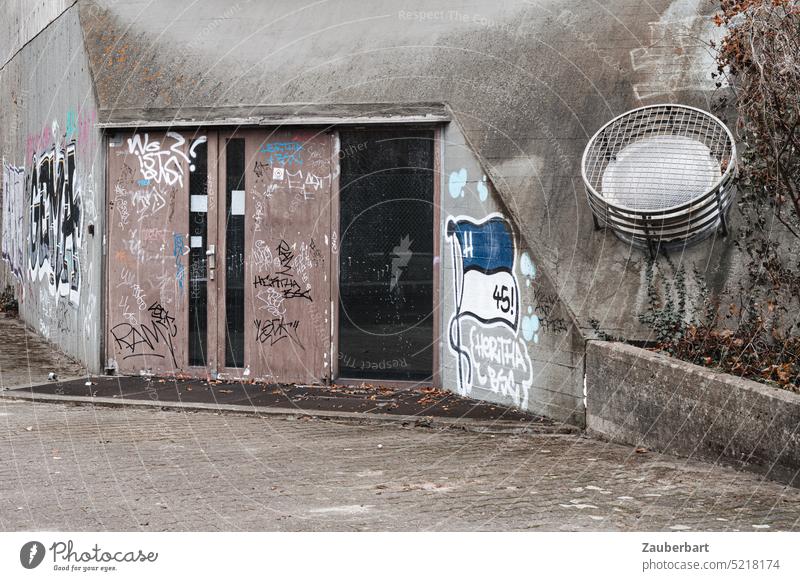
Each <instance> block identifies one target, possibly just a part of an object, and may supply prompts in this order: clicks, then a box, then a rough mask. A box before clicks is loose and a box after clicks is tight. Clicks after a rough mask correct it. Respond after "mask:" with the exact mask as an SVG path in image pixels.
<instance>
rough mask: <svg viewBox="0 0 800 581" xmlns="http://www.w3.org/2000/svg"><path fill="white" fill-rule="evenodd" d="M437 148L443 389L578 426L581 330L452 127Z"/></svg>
mask: <svg viewBox="0 0 800 581" xmlns="http://www.w3.org/2000/svg"><path fill="white" fill-rule="evenodd" d="M442 141H443V151H444V155H443V158H444V159H443V164H442V168H443V170H442V178H443V184H442V187H441V190H442V221H441V223H440V225H439V226H440V228H441V243H440V248H441V274H442V277H441V285H440V288H441V294H440V297H441V300H440V304H441V307H442V308H441V316H442V318H441V321H440V325H441V329H442V342H441V349H442V352H441V353H442V354H441V361H442V366H441V367H442V369H441V373H442V384H443V386H444V387H446V388H448V389H452V390H454V391H457V392H459V393H461V394H462V395H469V396H472V397H476V398H479V399H485V400H489V401H495V402H499V403H502V404H506V405H515V406H518V407H522V408H524V409H528V410H531V411H533V412H535V413H539V414H544V415H547V416H549V417H552V418H556V419H559V420H562V421H566V422H569V423H573V424H578V425H583V422H584V406H583V340H582V338H581V334H580V331H579V329H578V328H577V326H576V325H575V323H574V320H573V318H572V316H571V313H569V310H568V309H567V308H566V307H565V306H564V304H563V303H562V302H561V301H560V300H559V298H558V294H557V291H556V289H555V287H554V285H553V284H552V282H551V280H550V279H549V277H548V276H547V273H546V272H544V271H542V270H541V269H538V268H537V263H536V261H534V260H533V259H532V258H531V256H532V253H531V249H530V247H529V246H528V245H527V244H526V243H525V241H524V240H523V239H522V238H521V237H520V234H519V226H518V225H517V224H516V223H515V222H514V221H513V219H512V217H511V215H510V213H509V211H508V209H507V208H506V207H505V205H504V204H503V201H502V198H501V197H500V196H499V195H498V194H497V191H496V190H495V188H494V186H493V185H492V183H491V181H490V180H489V179H488V177H487V175H486V173H485V171H484V169H483V168H482V166H481V164H480V163H479V162H478V160H477V159H476V157H475V155H474V153H473V152H472V150H471V149H470V147H469V145H468V144H467V143H466V141H465V139H464V135H463V133H462V132H461V129H460V127H459V126H458V124H456V123H451V124H450V125H448V126H447V127H446V128H445V130H444V132H443V139H442ZM458 231H462V232H463V234H462V235H461V236H459V234H458ZM470 265H475V266H476V267H478V268H475V269H469V268H468V267H469V266H470ZM470 270H471V271H470ZM484 271H485V272H484Z"/></svg>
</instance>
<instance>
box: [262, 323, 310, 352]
mask: <svg viewBox="0 0 800 581" xmlns="http://www.w3.org/2000/svg"><path fill="white" fill-rule="evenodd" d="M253 325H255V327H256V342H258V343H261V344H262V345H263V344H265V343H269V345H270V346H273V345H275V344H276V343H280V342H281V341H283V340H284V339H289V340H291V341H292V342H293V343H294V344H295V345H297V346H298V347H300V349H302V350H303V351H305V347H303V345H302V344H301V343H300V339H299V338H298V336H297V327H298V326H299V325H300V321H286V320H285V319H284V318H283V317H278V318H275V319H269V320H266V321H262V320H261V319H256V320H255V321H253Z"/></svg>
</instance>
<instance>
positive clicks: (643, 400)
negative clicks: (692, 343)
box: [586, 341, 800, 486]
mask: <svg viewBox="0 0 800 581" xmlns="http://www.w3.org/2000/svg"><path fill="white" fill-rule="evenodd" d="M586 384H587V390H588V401H587V416H586V423H587V428H588V430H589V432H590V433H592V434H595V435H599V436H602V437H604V438H608V439H610V440H612V441H614V442H620V443H625V444H630V445H633V446H645V447H647V448H650V449H653V450H657V451H659V452H665V453H668V454H675V455H678V456H684V457H689V458H696V459H702V460H707V461H711V462H715V463H717V462H718V463H721V464H725V465H730V466H735V467H737V468H743V469H746V470H751V471H754V472H758V473H760V474H764V475H766V476H767V477H768V478H770V479H773V480H779V481H781V482H785V483H787V484H791V485H793V486H800V479H798V474H800V437H798V433H797V429H798V426H800V395H798V394H795V393H792V392H789V391H786V390H782V389H776V388H774V387H772V386H769V385H763V384H761V383H756V382H755V381H750V380H746V379H740V378H738V377H734V376H732V375H728V374H725V373H719V372H715V371H712V370H709V369H706V368H703V367H698V366H697V365H692V364H690V363H686V362H684V361H679V360H676V359H673V358H671V357H667V356H665V355H661V354H659V353H653V352H650V351H647V350H644V349H640V348H638V347H633V346H631V345H624V344H621V343H609V342H604V341H589V342H588V344H587V349H586Z"/></svg>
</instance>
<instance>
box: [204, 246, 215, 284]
mask: <svg viewBox="0 0 800 581" xmlns="http://www.w3.org/2000/svg"><path fill="white" fill-rule="evenodd" d="M206 257H207V262H208V278H209V280H214V269H215V268H217V247H216V245H215V244H209V245H208V250H206Z"/></svg>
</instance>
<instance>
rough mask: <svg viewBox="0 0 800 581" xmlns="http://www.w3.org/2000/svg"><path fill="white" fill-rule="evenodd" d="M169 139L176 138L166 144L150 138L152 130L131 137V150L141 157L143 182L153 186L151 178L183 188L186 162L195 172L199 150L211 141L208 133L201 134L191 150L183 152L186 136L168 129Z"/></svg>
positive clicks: (140, 164) (139, 158)
mask: <svg viewBox="0 0 800 581" xmlns="http://www.w3.org/2000/svg"><path fill="white" fill-rule="evenodd" d="M166 136H167V138H168V139H171V140H172V143H171V144H170V145H167V144H164V145H162V143H161V141H159V140H157V139H153V140H151V139H150V135H149V134H148V133H144V134H139V133H137V134H136V135H134V136H133V137H131V138H129V139H128V153H130V154H132V155H136V157H137V159H138V160H139V171H140V172H141V174H142V177H143V178H144V179H143V180H140V181H139V185H142V186H145V185H149V183H150V180H154V181H155V182H156V183H157V184H160V185H167V186H174V185H178V186H180V187H183V178H184V165H185V164H188V165H189V170H190V171H194V165H193V164H192V160H193V159H194V158H195V157H196V153H195V149H196V148H197V147H198V146H199V145H200V144H201V143H205V142H206V141H207V139H206V137H205V136H202V137H198V138H197V139H195V140H194V141H193V142H192V145H191V147H190V148H189V153H188V154H187V153H185V152H184V151H183V148H184V145H185V144H186V139H185V138H184V137H183V136H182V135H181V134H180V133H175V132H174V131H168V132H167V135H166Z"/></svg>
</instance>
